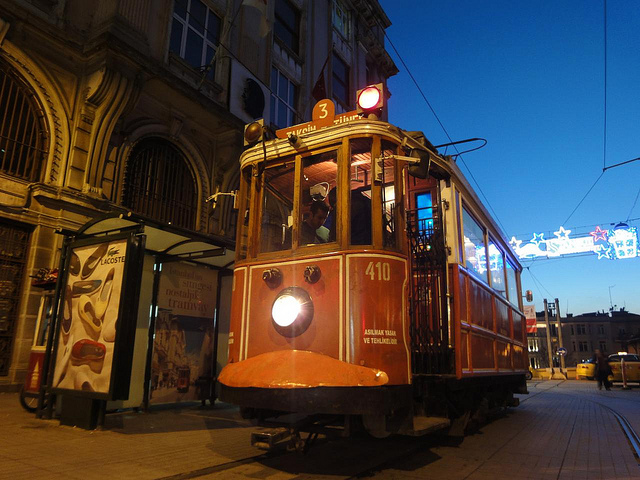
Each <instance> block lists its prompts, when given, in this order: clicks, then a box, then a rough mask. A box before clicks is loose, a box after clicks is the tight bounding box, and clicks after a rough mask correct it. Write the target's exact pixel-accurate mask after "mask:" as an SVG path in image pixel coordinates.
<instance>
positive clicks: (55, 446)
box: [0, 380, 640, 480]
mask: <svg viewBox="0 0 640 480" xmlns="http://www.w3.org/2000/svg"><path fill="white" fill-rule="evenodd" d="M529 391H530V394H529V395H521V396H519V397H520V399H521V402H522V403H521V405H520V406H519V407H517V408H515V409H512V410H509V412H508V413H507V414H506V415H504V416H503V417H500V418H497V419H494V420H493V421H491V422H490V423H488V424H486V425H484V426H482V427H481V429H480V430H479V431H478V432H476V433H473V434H471V435H468V436H467V437H465V438H464V441H462V443H460V442H447V441H443V440H442V439H438V438H431V439H429V438H426V437H423V438H410V437H395V438H394V437H393V436H392V437H389V438H388V439H384V440H377V439H372V438H369V437H367V436H366V435H365V436H360V437H358V438H356V439H337V440H334V441H331V442H323V443H321V444H320V445H317V446H315V447H314V448H312V449H311V451H310V452H309V453H308V454H307V455H304V456H302V455H300V454H297V453H292V454H287V455H283V456H280V457H265V456H264V455H262V453H263V452H261V451H259V450H257V449H255V448H253V447H251V446H250V433H251V432H252V431H254V430H255V429H256V427H254V426H253V425H251V424H249V423H248V422H247V421H244V420H242V419H241V418H240V417H239V414H238V410H237V408H235V407H232V406H230V405H227V404H220V403H217V404H216V405H215V407H206V408H201V407H200V406H199V404H195V405H194V406H190V407H184V408H181V409H175V408H171V409H169V408H167V409H162V410H159V409H156V410H152V411H151V412H150V413H133V412H130V411H128V412H125V413H114V414H108V415H107V416H106V420H105V426H104V428H103V429H102V430H95V431H88V430H83V429H79V428H74V427H68V426H61V425H60V422H59V421H58V420H38V419H36V418H35V416H34V415H33V414H30V413H27V412H25V411H24V410H23V409H22V408H21V407H20V405H19V402H18V395H17V394H14V393H4V394H0V462H1V463H0V465H2V466H1V467H0V478H2V479H4V478H7V479H28V480H37V479H47V480H51V479H62V478H65V479H66V478H70V479H100V480H104V479H105V478H117V479H129V478H132V479H136V480H146V479H165V480H168V478H167V477H172V476H175V478H174V479H172V480H177V479H186V478H225V479H226V478H269V479H274V480H276V479H278V480H279V479H291V478H301V477H303V478H334V479H337V478H349V477H351V476H353V475H358V474H359V472H363V471H370V472H371V474H372V475H373V476H375V477H376V478H393V479H400V478H402V479H405V478H410V479H421V478H430V479H446V480H457V479H460V480H462V479H465V480H484V479H487V480H488V479H491V480H495V479H510V480H513V479H525V478H526V479H536V480H538V479H546V478H548V479H558V478H559V479H576V480H578V479H579V480H587V479H596V478H598V479H600V478H602V479H611V480H621V479H640V465H639V464H638V459H637V458H636V457H634V455H633V453H632V451H631V449H630V446H629V443H628V441H627V439H626V437H625V436H624V435H623V433H622V430H621V428H620V425H619V424H618V422H617V420H616V418H615V417H614V415H613V414H612V413H611V410H609V408H611V409H614V410H616V411H617V412H618V413H620V414H622V415H624V416H625V417H627V419H628V420H629V422H630V423H631V424H632V426H633V428H634V429H635V430H636V431H637V432H640V408H638V406H639V405H640V388H636V389H633V390H631V391H623V390H621V389H618V388H614V389H613V390H612V391H610V392H606V391H598V390H597V389H596V388H595V385H594V384H593V383H588V382H578V381H568V382H561V381H555V380H553V381H538V382H536V381H534V382H530V384H529ZM407 451H410V452H412V453H411V454H410V455H409V456H407V453H406V452H407ZM256 457H259V459H256ZM385 459H389V460H388V461H387V460H385ZM243 460H247V461H246V462H243ZM256 460H259V461H256ZM231 462H235V463H234V465H233V466H232V468H230V466H229V464H230V463H231ZM367 469H369V470H367Z"/></svg>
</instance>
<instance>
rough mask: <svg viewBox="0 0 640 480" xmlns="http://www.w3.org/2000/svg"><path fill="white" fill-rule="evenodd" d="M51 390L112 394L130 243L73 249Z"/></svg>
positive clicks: (64, 288) (64, 292)
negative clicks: (125, 269)
mask: <svg viewBox="0 0 640 480" xmlns="http://www.w3.org/2000/svg"><path fill="white" fill-rule="evenodd" d="M70 252H71V253H70V255H71V258H70V260H69V267H68V276H67V281H66V284H65V285H64V287H63V291H62V307H61V310H60V313H59V321H58V323H59V333H58V344H57V354H56V361H55V370H54V375H53V382H52V387H53V388H58V389H66V390H76V391H81V392H95V393H100V394H105V395H106V394H108V393H109V390H110V386H111V385H110V383H111V373H112V364H113V354H114V345H115V340H116V333H117V329H118V312H119V308H120V297H121V290H122V278H123V272H124V267H125V259H126V253H127V240H126V239H124V240H114V241H111V242H105V243H101V244H97V245H96V244H94V245H87V246H83V247H77V248H73V249H71V251H70Z"/></svg>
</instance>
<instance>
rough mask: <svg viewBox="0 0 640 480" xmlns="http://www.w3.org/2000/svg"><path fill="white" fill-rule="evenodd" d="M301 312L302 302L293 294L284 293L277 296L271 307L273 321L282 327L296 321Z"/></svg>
mask: <svg viewBox="0 0 640 480" xmlns="http://www.w3.org/2000/svg"><path fill="white" fill-rule="evenodd" d="M299 314H300V302H299V301H298V299H297V298H296V297H294V296H293V295H282V296H280V297H278V298H276V301H275V302H273V307H272V308H271V316H272V317H273V321H274V322H276V323H277V324H278V325H280V326H281V327H288V326H289V325H291V324H292V323H293V322H295V321H296V318H298V315H299Z"/></svg>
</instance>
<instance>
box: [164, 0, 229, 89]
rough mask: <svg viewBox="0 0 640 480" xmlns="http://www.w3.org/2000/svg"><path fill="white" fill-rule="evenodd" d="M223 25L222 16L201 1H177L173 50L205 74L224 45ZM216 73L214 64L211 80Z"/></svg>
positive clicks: (170, 48) (210, 69) (210, 72)
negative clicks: (221, 30)
mask: <svg viewBox="0 0 640 480" xmlns="http://www.w3.org/2000/svg"><path fill="white" fill-rule="evenodd" d="M220 23H221V21H220V17H218V16H217V15H216V14H215V13H213V11H212V10H211V9H210V8H208V7H207V6H206V5H205V4H204V3H202V2H201V1H200V0H175V4H174V9H173V24H172V26H171V39H170V42H169V51H171V52H173V53H175V54H176V55H178V56H180V57H182V58H184V59H185V60H186V61H187V63H188V64H189V65H191V66H192V67H193V68H195V69H196V70H198V71H201V72H203V71H205V69H207V67H208V66H209V64H210V63H211V59H212V58H213V55H214V54H215V51H216V47H217V46H218V43H219V42H220ZM214 71H215V65H211V68H209V70H208V72H207V78H209V79H210V80H213V76H214Z"/></svg>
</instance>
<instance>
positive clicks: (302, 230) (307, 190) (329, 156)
mask: <svg viewBox="0 0 640 480" xmlns="http://www.w3.org/2000/svg"><path fill="white" fill-rule="evenodd" d="M337 160H338V152H337V151H336V150H331V151H328V152H324V153H318V154H316V155H309V156H308V157H305V158H303V159H302V179H301V181H300V186H301V188H302V191H301V195H300V223H299V228H298V233H299V239H298V245H300V246H305V245H315V244H319V243H327V242H331V241H334V240H335V238H336V227H337V222H336V212H335V211H334V208H335V204H334V205H331V204H330V198H333V195H335V194H336V193H337V192H336V190H337V188H336V185H337V180H338V161H337ZM332 207H334V208H332Z"/></svg>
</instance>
